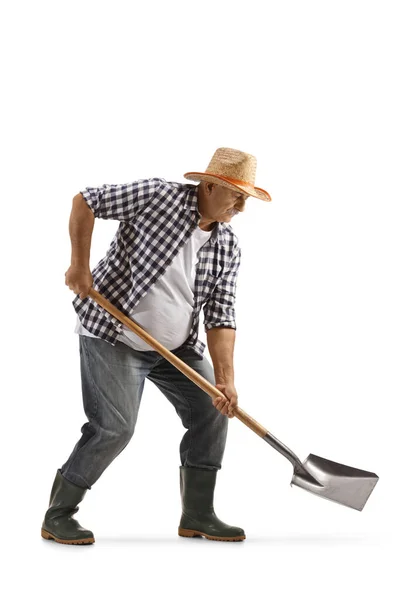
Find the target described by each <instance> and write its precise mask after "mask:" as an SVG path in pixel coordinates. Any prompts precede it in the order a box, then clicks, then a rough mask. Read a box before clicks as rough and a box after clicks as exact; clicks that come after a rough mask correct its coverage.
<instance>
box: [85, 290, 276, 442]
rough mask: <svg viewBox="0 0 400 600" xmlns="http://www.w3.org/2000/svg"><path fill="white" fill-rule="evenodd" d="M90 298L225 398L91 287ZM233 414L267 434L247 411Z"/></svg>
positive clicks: (188, 374)
mask: <svg viewBox="0 0 400 600" xmlns="http://www.w3.org/2000/svg"><path fill="white" fill-rule="evenodd" d="M88 295H89V296H90V298H92V299H93V300H95V301H96V302H97V304H99V305H100V306H102V307H103V308H104V309H105V310H106V311H107V312H109V313H110V314H111V315H113V316H114V317H116V318H117V319H118V321H121V323H123V324H124V325H126V327H128V328H129V329H131V331H133V332H134V333H136V334H137V335H138V336H139V337H140V338H142V340H144V341H145V342H147V343H148V344H149V345H150V346H152V347H153V348H154V349H155V350H156V351H157V352H159V353H160V354H161V355H162V356H163V357H164V358H166V359H167V360H168V361H169V362H170V363H172V364H173V365H174V366H175V367H176V368H177V369H179V371H181V372H182V373H183V374H184V375H186V377H188V378H189V379H190V380H191V381H193V383H195V384H196V385H198V386H199V388H201V389H202V390H203V391H204V392H206V394H209V395H210V396H211V398H213V399H214V398H217V397H219V396H222V397H223V398H225V396H224V394H223V393H222V392H221V391H220V390H219V389H218V388H216V387H215V386H214V385H213V384H212V383H210V382H209V381H207V379H204V377H202V376H201V375H200V374H199V373H197V371H195V370H194V369H192V368H191V367H189V365H187V364H186V363H185V362H183V360H181V359H180V358H178V357H177V356H175V354H173V353H172V352H170V351H169V350H167V348H164V346H163V345H162V344H160V342H157V340H156V339H154V338H153V337H152V336H151V335H150V334H149V333H147V331H145V330H144V329H143V328H142V327H140V326H139V325H138V324H137V323H135V322H134V321H132V320H131V319H129V318H128V317H127V316H126V315H124V313H123V312H121V311H120V310H118V308H116V307H115V306H114V305H113V304H111V302H109V301H108V300H106V298H104V296H102V295H101V294H99V292H96V290H94V289H93V288H90V291H89V294H88ZM233 414H234V416H235V417H237V418H238V419H239V421H242V423H244V424H245V425H247V427H249V428H250V429H251V430H252V431H254V432H255V433H257V435H259V436H260V437H265V436H266V435H267V434H268V431H267V429H265V427H263V426H262V425H260V423H257V421H256V420H255V419H253V418H252V417H250V415H248V414H247V413H245V412H244V410H242V409H241V408H239V406H237V407H236V408H235V409H234V411H233Z"/></svg>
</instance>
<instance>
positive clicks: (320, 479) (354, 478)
mask: <svg viewBox="0 0 400 600" xmlns="http://www.w3.org/2000/svg"><path fill="white" fill-rule="evenodd" d="M302 467H303V468H298V467H295V470H294V474H293V478H292V481H291V484H290V485H293V484H294V485H297V486H299V487H301V488H302V489H304V490H307V491H308V492H311V493H312V494H317V495H318V496H321V497H323V498H326V499H327V500H332V501H333V502H338V503H339V504H344V505H345V506H349V507H350V508H354V509H356V510H360V511H361V510H362V509H363V508H364V506H365V503H366V502H367V500H368V498H369V496H370V495H371V493H372V490H373V489H374V487H375V485H376V484H377V482H378V479H379V477H378V476H377V475H376V473H370V472H369V471H363V470H361V469H355V468H354V467H348V466H347V465H341V464H340V463H337V462H333V461H332V460H328V459H326V458H321V457H320V456H316V455H315V454H310V455H309V456H308V458H307V459H306V460H305V462H304V463H303V464H302Z"/></svg>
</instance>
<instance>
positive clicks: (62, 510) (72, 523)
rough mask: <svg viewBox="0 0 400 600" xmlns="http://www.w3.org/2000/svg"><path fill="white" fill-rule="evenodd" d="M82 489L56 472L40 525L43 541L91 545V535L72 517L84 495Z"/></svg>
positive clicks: (84, 489)
mask: <svg viewBox="0 0 400 600" xmlns="http://www.w3.org/2000/svg"><path fill="white" fill-rule="evenodd" d="M86 491H87V490H86V488H82V487H80V486H78V485H75V484H74V483H71V482H70V481H68V479H65V477H63V476H62V475H61V471H60V470H58V471H57V474H56V477H55V479H54V483H53V487H52V489H51V494H50V504H49V508H48V510H47V512H46V514H45V516H44V521H43V524H42V537H43V538H44V539H45V540H54V541H55V542H59V543H60V544H93V543H94V537H93V533H92V532H91V531H89V530H88V529H84V528H83V527H81V526H80V525H79V523H78V521H76V520H75V519H73V518H72V515H73V514H75V513H76V512H77V511H78V510H79V508H77V504H79V502H81V500H82V499H83V497H84V495H85V494H86Z"/></svg>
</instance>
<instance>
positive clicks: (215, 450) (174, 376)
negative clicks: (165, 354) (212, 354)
mask: <svg viewBox="0 0 400 600" xmlns="http://www.w3.org/2000/svg"><path fill="white" fill-rule="evenodd" d="M177 355H178V354H177ZM179 358H181V359H182V360H183V361H184V362H185V363H186V364H188V365H189V366H190V367H191V368H192V369H194V370H195V371H197V373H199V374H200V375H202V377H204V378H205V379H207V381H209V382H210V383H212V384H213V385H215V377H214V369H213V367H212V365H211V363H210V362H209V361H208V360H207V358H206V357H205V356H204V357H203V360H201V359H200V358H197V355H195V353H194V352H191V351H190V350H189V351H183V352H182V351H181V352H180V353H179ZM147 378H148V379H149V380H150V381H152V382H153V383H154V384H155V385H156V386H157V387H158V388H159V389H160V390H161V391H162V392H163V394H164V395H165V396H166V397H167V398H168V400H169V401H170V402H171V404H172V405H173V406H174V408H175V410H176V412H177V414H178V415H179V416H180V418H181V421H182V424H183V426H184V427H185V428H186V429H187V432H186V433H185V434H184V436H183V438H182V441H181V444H180V458H181V464H182V466H187V467H201V468H205V469H212V470H213V469H214V470H218V469H220V468H221V463H222V459H223V455H224V450H225V445H226V438H227V432H228V417H227V416H226V415H223V414H222V413H221V412H220V411H219V410H217V409H216V408H215V406H214V405H213V403H212V399H211V397H210V396H209V395H208V394H207V393H206V392H204V391H203V390H202V389H201V388H199V387H198V386H197V385H196V384H195V383H193V381H191V380H190V379H189V378H188V377H186V375H184V374H183V373H181V371H179V369H177V368H176V367H175V366H174V365H172V364H171V363H170V362H169V361H168V360H167V359H165V358H163V359H162V360H161V361H160V362H158V363H157V364H156V365H155V366H154V368H153V369H152V370H151V372H150V373H149V374H148V375H147Z"/></svg>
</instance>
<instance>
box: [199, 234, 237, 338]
mask: <svg viewBox="0 0 400 600" xmlns="http://www.w3.org/2000/svg"><path fill="white" fill-rule="evenodd" d="M240 259H241V249H240V248H239V247H238V246H237V247H236V249H235V251H234V253H233V256H232V259H231V261H230V263H229V267H228V268H227V269H226V270H225V271H224V273H223V274H222V277H221V279H220V280H219V282H218V283H217V285H216V287H215V289H214V291H213V293H212V295H211V297H210V298H209V299H208V300H207V302H206V303H205V304H204V307H203V311H204V330H205V331H206V332H207V331H208V330H209V329H212V328H213V327H230V328H231V329H236V320H235V319H236V314H235V300H236V285H237V278H238V273H239V266H240Z"/></svg>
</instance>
